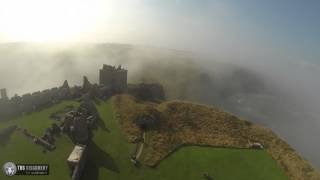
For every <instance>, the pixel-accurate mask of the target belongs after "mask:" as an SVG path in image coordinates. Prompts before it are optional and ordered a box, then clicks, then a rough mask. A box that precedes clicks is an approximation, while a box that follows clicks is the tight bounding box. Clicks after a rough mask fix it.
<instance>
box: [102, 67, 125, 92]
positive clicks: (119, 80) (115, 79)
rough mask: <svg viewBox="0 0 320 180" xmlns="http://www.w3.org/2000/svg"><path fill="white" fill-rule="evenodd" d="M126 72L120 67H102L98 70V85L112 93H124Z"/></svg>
mask: <svg viewBox="0 0 320 180" xmlns="http://www.w3.org/2000/svg"><path fill="white" fill-rule="evenodd" d="M127 74H128V71H127V70H126V69H123V68H122V67H121V66H118V67H117V68H116V67H115V66H110V65H106V64H104V65H103V68H102V69H100V74H99V83H100V85H102V86H105V87H108V88H110V89H111V90H112V92H114V93H119V92H124V91H125V90H126V88H127Z"/></svg>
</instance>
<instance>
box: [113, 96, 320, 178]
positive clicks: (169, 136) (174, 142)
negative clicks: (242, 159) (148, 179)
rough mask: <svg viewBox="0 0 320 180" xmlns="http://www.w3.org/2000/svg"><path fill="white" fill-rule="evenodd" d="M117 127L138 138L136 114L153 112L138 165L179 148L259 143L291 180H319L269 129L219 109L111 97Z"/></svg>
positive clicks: (189, 104) (153, 164)
mask: <svg viewBox="0 0 320 180" xmlns="http://www.w3.org/2000/svg"><path fill="white" fill-rule="evenodd" d="M113 102H114V105H115V109H116V111H117V113H118V118H119V121H120V124H121V127H122V129H123V131H124V132H125V134H126V135H127V136H128V138H129V141H131V142H137V141H139V139H141V136H142V133H143V132H142V130H140V129H139V127H138V126H137V125H136V124H135V119H136V118H137V117H139V114H141V113H145V112H146V111H148V112H150V108H154V109H155V110H157V111H156V112H160V113H161V115H160V116H157V117H159V118H160V119H159V121H160V125H159V126H158V128H157V129H154V130H151V132H150V133H148V140H147V144H148V146H147V148H146V149H145V150H144V156H143V157H142V159H141V160H142V162H143V163H144V164H146V165H149V166H156V165H157V164H158V163H159V162H160V161H161V160H163V159H164V158H165V157H167V156H168V155H169V154H170V153H172V152H174V151H175V150H176V149H177V148H179V147H181V146H183V145H206V146H214V147H225V148H250V147H251V145H252V143H255V142H258V143H261V144H262V145H263V146H264V148H265V150H266V151H267V152H268V154H270V156H271V157H272V158H273V159H274V160H275V161H276V162H277V163H278V165H279V166H280V167H281V168H282V169H283V171H284V172H285V173H286V174H287V176H288V178H289V179H292V180H319V179H320V175H319V174H318V173H316V171H315V170H314V169H313V168H312V167H311V165H310V164H309V163H308V162H307V161H305V160H304V159H303V158H301V157H300V156H299V155H298V154H297V153H296V152H295V151H294V149H292V148H291V147H290V146H289V145H288V144H287V143H286V142H285V141H284V140H282V139H280V138H279V137H277V135H276V134H274V133H273V132H272V131H271V130H269V129H266V128H263V127H260V126H258V125H255V124H252V123H250V122H248V121H245V120H241V119H239V118H238V117H236V116H234V115H232V114H230V113H227V112H225V111H223V110H221V109H218V108H214V107H208V106H205V105H199V104H192V103H188V102H182V101H170V102H164V103H161V104H155V103H146V102H141V101H138V100H137V99H135V98H133V97H132V96H127V95H120V96H116V97H114V98H113Z"/></svg>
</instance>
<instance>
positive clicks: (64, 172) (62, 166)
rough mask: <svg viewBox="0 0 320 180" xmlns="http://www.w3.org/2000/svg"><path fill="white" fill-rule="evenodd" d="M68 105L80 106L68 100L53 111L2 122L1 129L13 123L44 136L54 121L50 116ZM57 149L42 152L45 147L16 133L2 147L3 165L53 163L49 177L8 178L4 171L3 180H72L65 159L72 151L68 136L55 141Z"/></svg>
mask: <svg viewBox="0 0 320 180" xmlns="http://www.w3.org/2000/svg"><path fill="white" fill-rule="evenodd" d="M67 105H75V106H77V105H78V103H77V102H71V101H65V102H62V103H60V104H57V105H54V106H52V107H51V108H48V109H45V110H43V111H40V112H34V113H31V114H29V115H25V116H22V117H19V118H16V119H13V120H10V121H6V122H0V129H2V128H5V127H7V126H9V125H11V124H16V125H19V126H20V127H22V128H26V129H28V131H29V132H30V133H32V134H34V135H36V136H41V135H42V134H43V132H44V130H45V128H47V127H49V126H50V125H51V123H53V122H54V121H53V120H51V119H49V115H50V114H51V113H53V112H56V111H59V110H63V109H64V107H65V106H67ZM55 145H56V147H57V149H56V150H54V151H52V152H47V153H42V149H43V148H42V147H41V146H39V145H35V144H33V142H32V141H31V140H30V139H27V138H26V137H25V136H24V135H22V133H20V132H14V133H13V134H12V135H11V136H10V138H9V139H8V141H7V142H6V143H1V145H0V165H1V166H2V165H3V164H4V163H5V162H8V161H12V162H15V163H48V164H50V175H49V176H14V177H10V178H7V177H5V175H4V174H3V173H2V172H1V173H0V179H1V180H2V179H10V180H57V179H60V180H64V179H69V178H70V176H69V169H68V167H67V163H66V159H67V157H68V155H69V154H70V152H71V151H72V149H73V143H72V142H71V141H70V140H69V138H68V137H66V136H64V135H62V136H60V137H58V138H56V142H55Z"/></svg>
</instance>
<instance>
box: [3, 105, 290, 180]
mask: <svg viewBox="0 0 320 180" xmlns="http://www.w3.org/2000/svg"><path fill="white" fill-rule="evenodd" d="M70 104H73V105H77V103H76V102H63V103H61V104H59V105H55V106H53V107H51V108H48V109H46V110H43V111H41V112H35V113H32V114H30V115H26V116H23V117H21V118H17V119H14V120H12V121H8V122H2V123H0V129H2V128H4V127H7V126H8V125H10V124H18V125H19V126H21V127H24V128H27V129H28V130H29V131H30V132H31V133H33V134H35V135H39V136H40V135H42V133H43V130H44V129H45V128H46V127H48V126H50V125H51V123H52V122H54V121H53V120H50V119H49V118H48V116H49V115H50V114H51V113H52V112H56V111H58V110H60V109H63V108H64V107H65V106H66V105H70ZM97 107H98V111H99V112H100V115H101V117H102V121H101V122H100V123H99V126H100V127H106V128H99V129H98V130H97V131H95V132H94V134H95V135H94V138H93V141H92V142H91V143H90V149H89V156H88V161H87V165H86V167H85V170H84V173H83V177H82V180H128V179H130V180H177V179H184V180H188V179H190V180H196V179H203V177H202V173H203V172H209V173H210V174H211V175H212V176H213V177H214V179H215V180H217V179H218V180H219V179H220V180H233V179H235V180H242V179H243V180H285V179H287V178H286V176H285V175H284V173H283V172H282V170H281V169H279V167H278V166H277V164H276V163H275V161H273V160H272V159H271V158H270V156H269V155H268V154H267V153H266V152H265V151H254V150H232V149H217V148H209V147H194V146H192V147H184V148H182V149H180V150H178V151H177V152H175V153H174V154H172V155H171V156H169V157H168V158H167V159H165V160H164V161H162V162H161V163H160V164H159V166H158V167H157V168H155V169H152V168H148V167H144V166H142V167H140V168H136V167H134V166H133V165H132V164H131V162H130V161H129V156H130V154H131V153H132V152H133V150H134V148H135V145H133V144H129V143H128V142H127V139H126V137H125V136H124V135H123V134H122V133H121V130H120V127H119V124H118V122H117V120H116V118H115V114H114V113H113V110H112V104H111V101H108V102H101V104H100V105H98V106H97ZM39 122H40V123H39ZM56 146H57V149H56V150H55V151H53V152H47V153H45V154H44V153H42V152H41V151H42V148H41V147H40V146H37V145H34V144H33V143H32V142H31V141H29V140H28V139H26V138H25V137H24V136H23V135H21V134H19V133H18V132H15V133H13V135H12V136H11V138H10V139H9V141H8V142H7V143H6V144H5V145H1V146H0V163H1V165H2V164H3V163H4V162H6V161H13V162H19V163H49V164H50V174H51V175H50V176H38V177H37V176H15V177H10V178H6V177H5V176H4V175H3V173H0V179H1V180H2V179H4V180H5V179H12V180H31V179H32V180H33V179H36V180H37V179H39V180H57V179H58V180H67V179H70V177H69V170H68V167H67V164H66V159H67V157H68V155H69V153H70V152H71V151H72V148H73V144H72V142H71V141H70V140H69V139H68V137H66V136H64V135H62V136H61V137H60V138H57V139H56Z"/></svg>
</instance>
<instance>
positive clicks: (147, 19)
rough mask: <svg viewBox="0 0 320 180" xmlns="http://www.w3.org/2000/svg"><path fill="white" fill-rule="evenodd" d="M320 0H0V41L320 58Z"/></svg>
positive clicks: (240, 56) (288, 57)
mask: <svg viewBox="0 0 320 180" xmlns="http://www.w3.org/2000/svg"><path fill="white" fill-rule="evenodd" d="M319 22H320V1H318V0H306V1H304V0H299V1H298V0H266V1H258V0H223V1H222V0H220V1H218V0H137V1H132V0H117V1H111V0H78V1H76V0H67V1H65V0H56V1H50V0H41V1H40V0H29V1H22V0H0V27H1V28H0V41H1V42H8V41H41V42H42V41H71V42H74V41H76V42H79V41H86V42H87V41H89V42H120V43H133V44H143V45H152V46H160V47H165V48H177V49H185V50H193V51H203V52H210V53H212V54H215V55H217V56H220V55H221V56H227V57H232V58H233V57H238V58H242V59H246V58H255V59H295V60H299V61H301V60H302V59H303V60H305V61H306V62H317V61H318V60H319V57H320V53H319V52H320V48H319V47H320V35H319V32H320V23H319Z"/></svg>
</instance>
